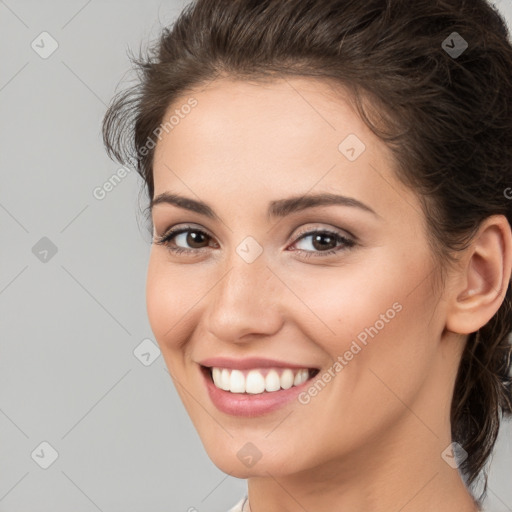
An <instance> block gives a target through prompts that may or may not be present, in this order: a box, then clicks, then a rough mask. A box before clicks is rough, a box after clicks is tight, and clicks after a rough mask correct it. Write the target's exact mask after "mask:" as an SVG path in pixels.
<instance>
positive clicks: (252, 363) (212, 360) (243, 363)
mask: <svg viewBox="0 0 512 512" xmlns="http://www.w3.org/2000/svg"><path fill="white" fill-rule="evenodd" d="M199 364H200V365H201V366H206V367H216V368H231V369H236V370H247V369H249V368H270V367H274V368H275V367H277V368H296V369H300V368H313V367H312V366H309V365H307V364H305V365H304V364H297V363H289V362H287V361H279V360H277V359H268V358H263V357H247V358H244V359H235V358H231V357H209V358H207V359H203V360H202V361H199Z"/></svg>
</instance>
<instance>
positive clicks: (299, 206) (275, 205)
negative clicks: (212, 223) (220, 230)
mask: <svg viewBox="0 0 512 512" xmlns="http://www.w3.org/2000/svg"><path fill="white" fill-rule="evenodd" d="M162 203H166V204H172V205H174V206H177V207H178V208H183V209H185V210H189V211H192V212H196V213H199V214H200V215H204V216H206V217H208V218H210V219H215V220H219V221H220V218H219V216H218V215H217V214H216V213H215V212H214V211H213V208H211V207H210V206H209V205H208V204H206V203H204V202H202V201H196V200H195V199H192V198H189V197H184V196H181V195H179V194H175V193H169V192H163V193H162V194H159V195H158V196H156V197H154V198H153V199H152V200H151V202H150V205H149V209H150V211H152V209H153V206H155V205H157V204H162ZM333 205H338V206H350V207H353V208H359V209H361V210H363V211H366V212H369V213H372V214H373V215H375V216H377V217H380V215H379V214H378V213H377V212H375V211H374V210H373V209H372V208H370V207H369V206H368V205H366V204H364V203H362V202H361V201H358V200H357V199H355V198H353V197H347V196H341V195H337V194H328V193H324V194H309V195H301V196H293V197H289V198H286V199H277V200H274V201H271V202H270V204H269V207H268V212H267V215H268V217H270V218H272V217H285V216H287V215H290V214H292V213H296V212H299V211H302V210H306V209H308V208H314V207H317V206H333Z"/></svg>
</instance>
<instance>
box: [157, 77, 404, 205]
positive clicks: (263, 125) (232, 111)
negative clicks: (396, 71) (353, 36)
mask: <svg viewBox="0 0 512 512" xmlns="http://www.w3.org/2000/svg"><path fill="white" fill-rule="evenodd" d="M191 98H193V99H194V100H195V101H196V106H195V107H194V108H192V109H188V108H187V109H184V108H183V111H181V110H180V109H182V107H183V105H186V104H187V103H188V102H189V100H190V99H191ZM185 111H186V112H188V113H186V114H185V113H184V112H185ZM173 114H174V115H176V114H177V115H178V116H179V119H180V120H179V122H178V123H177V124H175V125H174V126H173V128H172V130H169V132H168V133H167V132H163V134H162V137H161V140H160V141H159V142H158V144H157V146H156V149H155V159H154V181H155V195H157V194H158V193H161V192H164V191H165V190H168V189H169V187H172V188H176V189H181V190H184V191H185V190H186V188H187V187H188V188H192V189H193V191H194V192H197V194H198V195H204V194H205V193H211V191H212V187H215V189H216V190H217V191H218V192H220V191H221V190H222V194H233V196H234V195H237V196H240V194H243V193H244V192H245V193H247V195H252V194H256V193H259V192H265V193H266V194H267V195H268V194H271V193H272V192H275V194H276V195H279V197H283V194H285V193H286V192H290V193H291V192H295V193H296V192H299V193H300V192H304V193H305V192H306V191H308V190H311V189H312V188H315V191H325V190H329V191H334V192H338V193H345V194H347V193H351V194H352V195H355V196H357V195H359V196H360V198H361V197H365V198H366V199H367V201H370V202H372V201H376V200H378V201H379V202H381V203H386V202H388V203H389V202H393V201H394V202H396V201H397V198H399V197H400V196H404V195H405V196H407V195H411V191H410V190H408V189H406V188H405V187H404V186H403V185H402V184H401V183H399V182H398V180H397V179H396V177H395V176H394V172H393V166H394V160H393V157H392V154H391V151H390V150H389V148H388V147H387V146H386V145H385V144H384V143H383V142H382V141H381V140H380V139H378V138H377V137H376V136H375V135H374V134H373V133H372V132H371V130H370V129H369V128H368V127H367V126H366V124H365V123H364V122H363V121H362V119H361V118H360V117H359V115H358V114H357V112H356V110H355V108H354V106H353V104H352V102H351V96H350V94H349V93H348V91H346V89H343V88H342V87H341V86H340V87H338V88H337V89H334V88H333V86H332V85H331V84H330V83H329V82H326V81H320V80H316V79H308V78H286V79H280V80H276V81H271V82H269V81H267V82H248V81H237V80H229V79H222V80H218V81H214V82H211V83H210V84H208V85H207V86H205V87H203V88H200V89H197V90H194V91H191V92H190V93H189V94H184V95H182V96H181V97H180V98H178V99H177V100H176V101H174V102H173V103H172V105H171V106H170V107H169V109H168V111H167V112H166V115H165V116H164V119H167V118H169V117H170V116H171V115H173ZM180 114H181V115H180ZM184 187H185V188H184ZM410 201H414V198H412V197H411V198H410ZM384 206H385V205H384Z"/></svg>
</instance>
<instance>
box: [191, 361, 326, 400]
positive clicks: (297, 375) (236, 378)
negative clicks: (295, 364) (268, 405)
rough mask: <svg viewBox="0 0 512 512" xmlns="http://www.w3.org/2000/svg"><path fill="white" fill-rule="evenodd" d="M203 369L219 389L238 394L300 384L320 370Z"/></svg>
mask: <svg viewBox="0 0 512 512" xmlns="http://www.w3.org/2000/svg"><path fill="white" fill-rule="evenodd" d="M201 371H202V372H203V373H204V374H205V375H206V376H207V377H208V378H209V379H210V380H211V381H212V382H213V384H214V386H215V387H216V388H218V389H221V390H223V391H228V392H230V393H236V394H245V395H260V394H263V393H274V392H276V391H281V390H283V389H290V388H292V387H296V386H300V385H301V384H304V382H306V381H308V380H310V379H312V378H314V377H315V376H316V375H317V374H318V373H319V371H320V370H319V369H317V368H280V367H279V368H278V367H275V368H272V367H270V368H252V369H247V370H237V369H233V368H221V367H215V366H213V367H208V366H202V365H201Z"/></svg>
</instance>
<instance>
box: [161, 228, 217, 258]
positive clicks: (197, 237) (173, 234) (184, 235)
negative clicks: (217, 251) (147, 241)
mask: <svg viewBox="0 0 512 512" xmlns="http://www.w3.org/2000/svg"><path fill="white" fill-rule="evenodd" d="M210 240H211V236H210V235H208V234H207V233H205V232H204V231H202V230H200V229H197V228H191V227H188V228H186V227H185V228H181V229H180V228H178V229H172V230H170V231H168V232H167V233H165V234H164V235H163V236H161V237H160V238H158V239H157V240H156V241H155V243H157V244H159V245H165V246H166V247H167V248H168V249H169V250H171V251H174V252H177V253H180V252H192V251H194V250H200V249H204V248H206V247H208V245H209V243H210Z"/></svg>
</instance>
